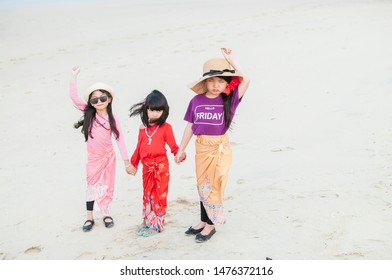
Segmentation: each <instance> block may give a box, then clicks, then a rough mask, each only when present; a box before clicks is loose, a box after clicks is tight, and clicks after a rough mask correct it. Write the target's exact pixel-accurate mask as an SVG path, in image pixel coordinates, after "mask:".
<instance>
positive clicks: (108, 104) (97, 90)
mask: <svg viewBox="0 0 392 280" xmlns="http://www.w3.org/2000/svg"><path fill="white" fill-rule="evenodd" d="M79 73H80V67H74V68H72V75H71V83H70V97H71V100H72V102H73V103H74V105H75V106H76V107H77V108H78V109H79V110H80V111H82V112H83V118H82V119H81V120H80V121H79V122H77V123H76V124H75V128H79V127H82V133H83V134H84V137H85V140H86V142H87V153H88V156H87V178H86V179H87V195H86V207H87V221H86V222H85V223H84V225H83V231H90V230H91V229H92V228H93V226H94V224H95V222H94V218H93V210H95V211H97V212H98V213H100V214H101V215H103V216H104V218H103V222H104V223H105V227H107V228H110V227H112V226H113V225H114V222H113V218H112V217H111V216H110V211H109V206H110V203H111V202H112V199H113V191H114V179H115V174H116V155H115V153H114V150H113V144H112V137H114V138H115V139H116V142H117V145H118V147H119V150H120V153H121V157H122V159H123V160H124V165H125V168H126V171H127V172H130V170H128V169H129V168H130V163H129V157H128V153H127V149H126V146H125V141H124V137H123V134H122V131H121V126H120V123H119V121H118V119H117V118H116V117H115V116H114V115H113V113H112V100H113V97H114V94H113V89H112V88H111V87H110V86H109V85H106V84H104V83H95V84H93V85H91V86H90V87H89V88H88V89H87V90H86V92H85V95H84V100H83V99H81V98H80V97H79V95H78V92H77V85H76V80H77V76H78V74H79Z"/></svg>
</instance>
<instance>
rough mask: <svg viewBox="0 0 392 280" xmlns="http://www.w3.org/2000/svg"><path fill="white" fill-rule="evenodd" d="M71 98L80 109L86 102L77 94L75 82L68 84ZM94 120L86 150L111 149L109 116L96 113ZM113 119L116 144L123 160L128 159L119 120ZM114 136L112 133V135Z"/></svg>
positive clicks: (82, 108)
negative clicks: (116, 137)
mask: <svg viewBox="0 0 392 280" xmlns="http://www.w3.org/2000/svg"><path fill="white" fill-rule="evenodd" d="M69 94H70V97H71V100H72V102H73V104H74V105H75V106H76V107H77V108H78V109H79V110H81V111H83V110H84V108H85V107H86V105H87V104H86V102H85V101H84V100H83V99H82V98H80V96H79V95H78V89H77V86H76V83H72V82H71V84H70V91H69ZM95 116H96V120H95V122H94V123H93V128H92V130H91V134H92V136H93V138H92V137H88V139H87V151H88V152H89V153H90V152H96V151H105V150H108V149H113V144H112V131H111V129H110V124H109V117H108V116H100V115H98V114H96V115H95ZM113 117H114V120H115V122H116V127H117V130H118V132H119V137H118V139H116V142H117V146H118V148H119V150H120V154H121V158H122V159H123V160H127V161H128V160H129V157H128V153H127V148H126V146H125V141H124V135H123V133H122V129H121V125H120V122H119V121H118V120H117V117H116V116H114V115H113ZM113 137H114V135H113Z"/></svg>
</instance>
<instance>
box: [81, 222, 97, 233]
mask: <svg viewBox="0 0 392 280" xmlns="http://www.w3.org/2000/svg"><path fill="white" fill-rule="evenodd" d="M86 224H88V225H86ZM94 224H95V222H94V220H87V221H85V222H84V224H83V231H90V230H91V229H92V228H93V226H94Z"/></svg>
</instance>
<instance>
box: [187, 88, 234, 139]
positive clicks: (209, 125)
mask: <svg viewBox="0 0 392 280" xmlns="http://www.w3.org/2000/svg"><path fill="white" fill-rule="evenodd" d="M233 95H234V96H233V103H232V105H231V112H232V115H233V116H234V113H235V110H236V109H237V107H238V104H239V103H240V100H239V99H238V87H237V88H236V89H235V90H234V92H233ZM184 120H186V121H188V122H190V123H193V125H192V130H193V134H195V135H224V134H225V133H226V131H227V129H226V127H225V117H224V110H223V99H222V96H221V95H219V96H218V97H216V98H208V97H206V95H205V94H197V95H196V96H195V97H193V98H192V100H191V101H190V102H189V105H188V109H187V111H186V113H185V117H184Z"/></svg>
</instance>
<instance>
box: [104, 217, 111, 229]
mask: <svg viewBox="0 0 392 280" xmlns="http://www.w3.org/2000/svg"><path fill="white" fill-rule="evenodd" d="M109 219H110V221H109V222H106V220H109ZM103 222H104V223H105V227H107V228H111V227H113V226H114V222H113V218H112V217H110V216H106V217H104V218H103Z"/></svg>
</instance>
